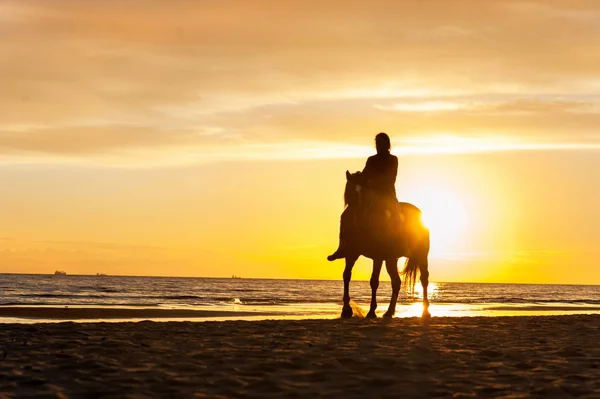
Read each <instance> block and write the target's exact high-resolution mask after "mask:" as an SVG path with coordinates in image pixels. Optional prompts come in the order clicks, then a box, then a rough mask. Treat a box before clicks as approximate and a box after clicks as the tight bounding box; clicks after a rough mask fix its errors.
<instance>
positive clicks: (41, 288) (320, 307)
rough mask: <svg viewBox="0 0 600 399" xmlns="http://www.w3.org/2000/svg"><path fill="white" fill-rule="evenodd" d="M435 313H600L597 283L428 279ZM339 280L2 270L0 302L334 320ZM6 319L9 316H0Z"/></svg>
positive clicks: (364, 285) (360, 289)
mask: <svg viewBox="0 0 600 399" xmlns="http://www.w3.org/2000/svg"><path fill="white" fill-rule="evenodd" d="M420 288H421V287H420V284H419V283H417V285H416V292H415V293H414V295H409V294H408V293H407V292H405V291H404V290H403V291H402V292H401V295H400V299H399V302H398V306H397V308H396V309H397V310H396V311H397V316H398V317H404V316H418V315H420V313H421V310H422V305H421V290H420ZM429 291H430V292H429V299H430V301H431V308H430V311H431V313H432V315H433V316H475V315H482V316H494V315H519V314H522V315H525V314H527V315H530V314H572V313H600V286H591V285H535V284H477V283H444V282H438V283H431V284H430V290H429ZM342 294H343V282H342V280H341V279H340V280H332V281H325V280H277V279H245V278H243V279H240V278H235V279H234V278H224V279H220V278H175V277H128V276H75V275H65V276H55V275H18V274H0V306H70V307H105V306H110V307H122V308H131V307H134V308H140V307H145V308H165V309H199V310H220V311H230V312H232V315H233V316H235V312H240V311H243V312H248V311H250V312H269V313H271V316H270V317H263V318H273V316H272V315H273V314H275V315H277V316H281V317H289V318H305V317H338V316H339V313H340V311H341V305H342V303H341V301H342ZM390 294H391V287H390V283H389V282H386V281H382V282H381V284H380V286H379V290H378V305H379V307H378V312H382V313H383V312H384V311H385V310H386V309H387V306H388V303H389V299H390ZM350 295H351V297H352V299H353V301H355V303H356V304H357V305H358V307H360V308H363V309H364V310H365V311H366V310H367V309H368V307H369V302H370V296H371V289H370V287H369V283H368V281H352V282H351V292H350ZM1 321H4V322H5V321H6V320H4V319H3V320H1Z"/></svg>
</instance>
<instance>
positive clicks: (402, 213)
mask: <svg viewBox="0 0 600 399" xmlns="http://www.w3.org/2000/svg"><path fill="white" fill-rule="evenodd" d="M362 180H363V179H362V178H361V172H356V173H353V174H351V173H350V172H348V171H346V188H345V190H344V202H345V205H346V209H347V210H348V211H352V212H362V213H363V214H364V213H365V212H364V208H363V206H365V203H367V202H368V198H369V194H370V193H369V191H368V188H367V187H365V185H364V184H363V181H362ZM398 212H399V215H397V216H399V217H398V218H393V219H392V220H397V221H401V222H400V223H402V224H403V226H402V228H403V229H402V230H403V234H404V235H405V237H404V238H405V240H406V245H398V248H394V249H393V250H391V249H390V248H389V245H388V246H387V247H386V246H385V245H381V242H380V241H377V240H374V239H373V233H371V234H369V231H367V229H366V228H365V227H364V224H365V223H360V224H359V227H358V229H357V232H356V233H355V234H353V235H352V238H351V239H349V240H348V244H347V247H346V250H345V262H346V266H345V268H344V273H343V277H344V305H343V307H342V315H341V317H342V318H349V317H352V308H351V307H350V292H349V291H350V279H351V278H352V268H353V267H354V264H355V263H356V261H357V260H358V258H360V256H365V257H367V258H370V259H372V260H373V272H372V274H371V280H370V285H371V306H370V309H369V312H368V314H367V317H368V318H376V317H377V315H376V314H375V309H376V308H377V288H378V287H379V275H380V273H381V268H382V266H383V262H384V261H385V267H386V270H387V272H388V274H389V275H390V278H391V281H392V298H391V301H390V305H389V307H388V310H387V311H386V312H385V314H384V315H383V317H393V316H394V314H395V312H396V302H397V300H398V294H399V292H400V285H401V279H400V274H399V272H398V259H399V258H401V257H406V258H407V259H406V262H405V265H404V269H403V271H402V275H403V276H405V277H406V279H405V285H406V287H410V288H411V291H413V292H414V287H415V282H416V279H417V276H418V274H419V273H420V280H421V285H422V287H423V314H422V316H423V317H429V316H431V315H430V313H429V299H428V297H427V286H428V285H429V270H428V256H429V247H430V244H429V229H427V227H425V225H424V224H423V222H422V219H421V210H420V209H419V208H417V207H416V206H415V205H413V204H410V203H408V202H398ZM355 214H356V213H355ZM360 225H363V226H360ZM370 230H372V229H370ZM388 240H389V237H388ZM399 244H400V243H399Z"/></svg>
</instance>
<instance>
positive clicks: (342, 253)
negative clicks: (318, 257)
mask: <svg viewBox="0 0 600 399" xmlns="http://www.w3.org/2000/svg"><path fill="white" fill-rule="evenodd" d="M345 257H346V240H345V239H344V237H342V235H341V234H340V244H339V245H338V249H336V250H335V252H334V253H332V254H331V255H329V256H328V257H327V260H328V261H330V262H332V261H334V260H336V259H343V258H345Z"/></svg>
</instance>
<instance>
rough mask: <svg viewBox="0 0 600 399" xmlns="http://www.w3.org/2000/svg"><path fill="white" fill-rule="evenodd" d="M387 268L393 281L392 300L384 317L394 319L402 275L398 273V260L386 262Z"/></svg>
mask: <svg viewBox="0 0 600 399" xmlns="http://www.w3.org/2000/svg"><path fill="white" fill-rule="evenodd" d="M385 268H386V270H387V272H388V274H389V275H390V279H391V280H392V298H391V299H390V306H389V307H388V310H387V312H385V314H384V315H383V317H393V316H394V314H395V313H396V302H397V301H398V293H400V283H401V281H400V273H398V259H393V260H386V261H385Z"/></svg>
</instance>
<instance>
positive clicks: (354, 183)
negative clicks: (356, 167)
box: [344, 171, 365, 206]
mask: <svg viewBox="0 0 600 399" xmlns="http://www.w3.org/2000/svg"><path fill="white" fill-rule="evenodd" d="M363 180H364V179H363V177H362V174H361V173H360V172H356V173H350V172H348V171H346V189H345V190H344V203H345V204H346V205H347V206H351V205H359V204H361V203H362V202H363V198H364V192H363V191H364V189H365V185H364V183H363Z"/></svg>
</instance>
